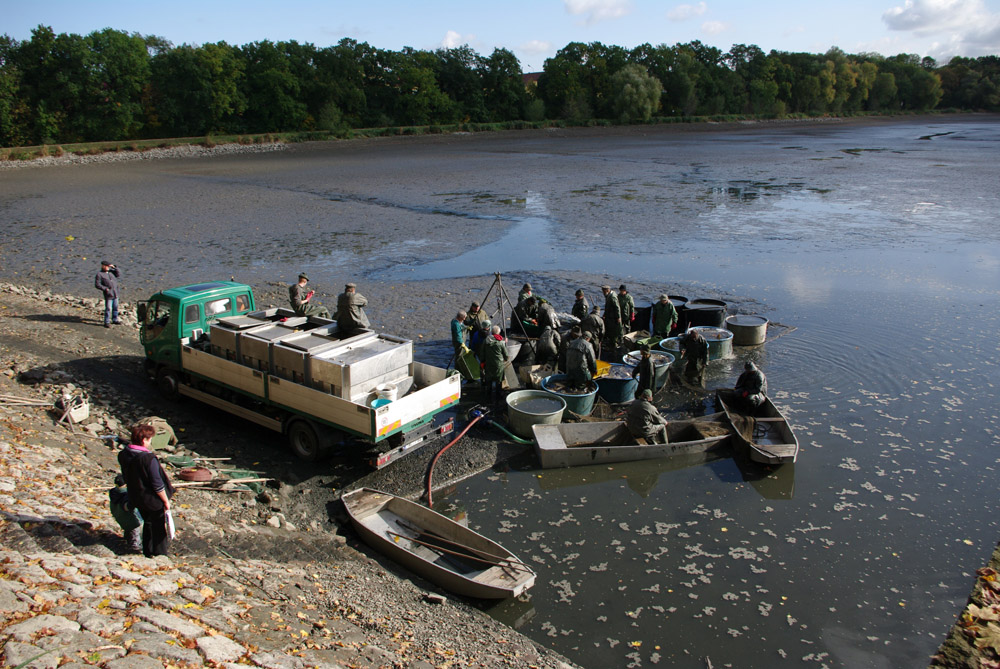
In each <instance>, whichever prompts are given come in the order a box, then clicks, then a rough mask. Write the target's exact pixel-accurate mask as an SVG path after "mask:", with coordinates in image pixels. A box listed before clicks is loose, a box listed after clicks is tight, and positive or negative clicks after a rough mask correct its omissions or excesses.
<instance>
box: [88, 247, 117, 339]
mask: <svg viewBox="0 0 1000 669" xmlns="http://www.w3.org/2000/svg"><path fill="white" fill-rule="evenodd" d="M120 276H121V273H120V272H119V271H118V268H117V267H115V266H114V264H113V263H110V262H108V261H107V260H102V261H101V271H100V272H98V273H97V275H96V276H95V277H94V288H96V289H97V290H99V291H101V293H102V294H103V295H104V327H106V328H109V327H111V326H112V325H118V324H119V323H121V321H120V320H118V277H120Z"/></svg>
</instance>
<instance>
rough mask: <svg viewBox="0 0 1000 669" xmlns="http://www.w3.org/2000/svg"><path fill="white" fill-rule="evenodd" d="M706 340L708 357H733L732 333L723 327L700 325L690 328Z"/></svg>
mask: <svg viewBox="0 0 1000 669" xmlns="http://www.w3.org/2000/svg"><path fill="white" fill-rule="evenodd" d="M691 329H692V330H697V331H698V332H700V333H701V336H702V337H704V338H705V339H707V340H708V359H709V360H719V359H722V358H731V357H733V333H732V332H730V331H729V330H725V329H723V328H714V327H708V326H700V327H694V328H691Z"/></svg>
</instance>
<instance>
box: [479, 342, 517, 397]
mask: <svg viewBox="0 0 1000 669" xmlns="http://www.w3.org/2000/svg"><path fill="white" fill-rule="evenodd" d="M509 359H510V356H509V354H508V353H507V342H505V341H504V338H503V337H502V336H501V335H500V326H499V325H494V326H493V327H492V328H491V329H490V335H489V336H488V337H487V338H486V341H484V342H483V385H484V386H485V389H486V398H487V400H488V401H490V402H493V404H499V403H500V400H502V399H503V373H504V368H505V367H506V366H507V361H508V360H509Z"/></svg>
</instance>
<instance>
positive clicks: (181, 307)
mask: <svg viewBox="0 0 1000 669" xmlns="http://www.w3.org/2000/svg"><path fill="white" fill-rule="evenodd" d="M253 310H254V299H253V290H251V288H250V286H248V285H246V284H242V283H234V282H232V281H213V282H208V283H195V284H191V285H188V286H181V287H179V288H171V289H169V290H164V291H161V292H159V293H156V294H155V295H153V296H152V297H150V298H149V299H148V300H145V301H143V302H139V311H138V316H139V341H140V343H142V346H143V348H144V349H145V352H146V364H147V366H148V367H150V371H151V372H153V373H155V372H156V370H157V369H159V368H160V367H162V366H167V367H171V368H174V369H179V368H180V367H181V345H182V344H184V343H188V342H196V341H198V340H199V339H201V338H202V337H203V336H204V335H205V333H206V332H208V331H209V329H210V328H211V324H212V321H215V320H218V319H219V318H225V317H226V316H239V315H241V314H246V313H249V312H251V311H253Z"/></svg>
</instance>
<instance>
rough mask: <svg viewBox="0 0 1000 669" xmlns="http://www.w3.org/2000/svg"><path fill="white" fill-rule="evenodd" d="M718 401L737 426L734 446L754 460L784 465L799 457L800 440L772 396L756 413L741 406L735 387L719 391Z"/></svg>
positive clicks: (717, 392)
mask: <svg viewBox="0 0 1000 669" xmlns="http://www.w3.org/2000/svg"><path fill="white" fill-rule="evenodd" d="M715 403H716V406H717V407H718V408H719V409H722V410H723V411H724V412H725V413H726V415H727V416H728V417H729V421H730V423H731V424H732V426H733V447H734V448H736V449H738V450H740V451H741V452H742V453H743V454H745V455H747V456H749V458H750V459H751V460H753V461H754V462H760V463H762V464H767V465H780V464H783V463H786V462H795V460H796V458H798V456H799V440H798V438H797V437H796V436H795V433H794V432H792V426H791V425H789V423H788V420H787V419H786V418H785V416H784V415H783V414H782V413H781V411H780V410H779V409H778V407H776V406H775V405H774V402H772V401H771V398H770V397H765V400H764V403H763V404H762V405H761V406H760V407H758V409H757V411H756V412H754V415H752V416H750V415H747V414H744V413H741V412H740V411H739V409H738V408H737V407H738V406H739V404H738V402H737V397H736V391H735V390H732V389H727V388H720V389H719V390H716V391H715Z"/></svg>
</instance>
